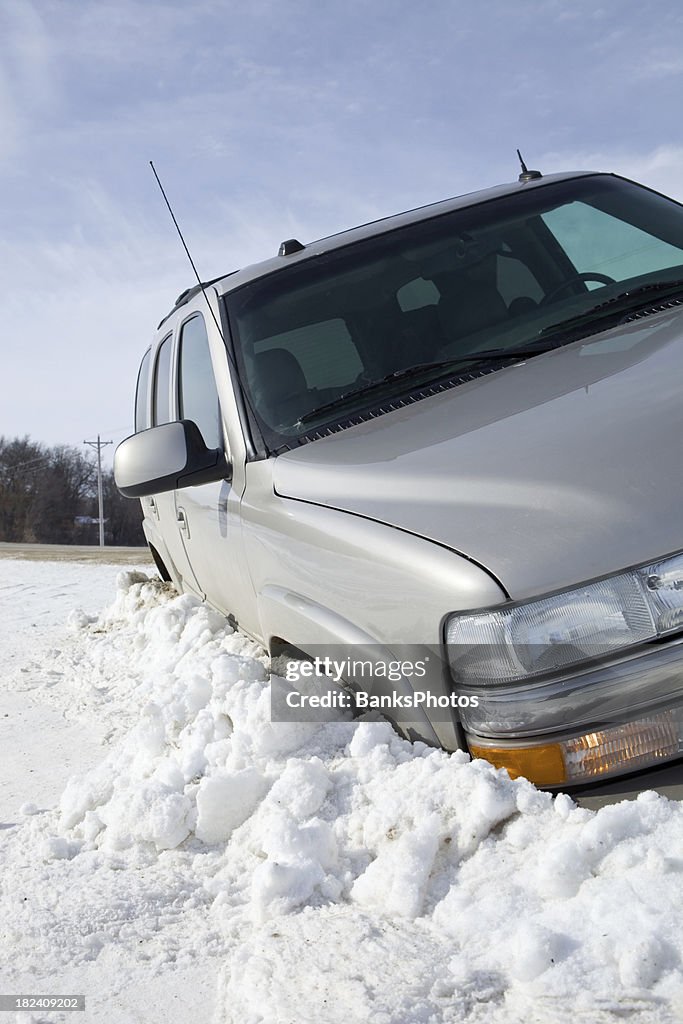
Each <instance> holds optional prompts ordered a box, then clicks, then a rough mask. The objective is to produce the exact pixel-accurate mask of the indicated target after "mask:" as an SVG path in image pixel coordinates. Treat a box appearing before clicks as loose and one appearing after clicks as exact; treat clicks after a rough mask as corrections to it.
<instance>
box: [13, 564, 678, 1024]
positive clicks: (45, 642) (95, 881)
mask: <svg viewBox="0 0 683 1024" xmlns="http://www.w3.org/2000/svg"><path fill="white" fill-rule="evenodd" d="M0 613H1V615H0V636H1V637H2V652H3V674H2V677H1V678H2V683H1V684H0V727H1V730H2V731H1V734H0V735H1V745H0V867H1V871H0V992H2V993H43V994H47V995H56V994H60V993H61V994H77V993H85V995H86V1011H85V1013H84V1014H81V1015H78V1016H77V1017H76V1018H72V1017H70V1016H68V1015H67V1014H61V1015H60V1014H59V1013H55V1012H52V1011H49V1012H48V1011H41V1012H33V1013H25V1014H23V1015H22V1014H18V1015H16V1020H17V1021H26V1022H29V1021H30V1022H31V1024H38V1022H40V1024H44V1022H50V1024H52V1022H57V1021H63V1020H74V1021H85V1022H89V1021H92V1022H98V1024H99V1022H107V1024H124V1022H125V1024H128V1022H133V1021H135V1022H140V1024H142V1022H144V1024H157V1022H158V1024H162V1022H163V1024H180V1022H183V1024H185V1022H189V1021H191V1022H193V1024H204V1022H206V1024H238V1022H239V1024H399V1022H401V1024H455V1022H468V1024H470V1022H471V1024H478V1022H494V1024H517V1022H520V1024H521V1022H525V1024H528V1022H536V1021H538V1022H544V1024H545V1022H548V1024H552V1022H556V1021H557V1022H560V1021H562V1022H564V1021H567V1022H569V1021H571V1022H578V1021H585V1022H589V1024H600V1022H603V1021H604V1022H607V1021H624V1020H627V1021H637V1022H650V1021H652V1022H655V1021H657V1022H663V1021H680V1020H683V966H682V964H681V953H682V951H683V810H682V809H681V805H679V804H677V803H673V802H669V801H667V800H666V799H664V798H663V797H659V796H657V795H656V794H653V793H644V794H642V796H641V797H640V798H639V799H638V800H637V801H634V802H631V803H622V804H619V805H615V806H610V807H605V808H603V809H602V810H600V811H599V812H597V813H595V812H592V811H589V810H586V809H582V808H578V807H576V806H575V805H574V804H573V803H572V801H571V800H570V799H569V798H568V797H567V796H564V795H562V796H559V797H557V798H556V799H554V800H553V799H552V798H551V797H550V796H549V795H548V794H544V793H540V792H538V791H537V790H536V789H535V788H534V787H533V786H531V785H530V784H529V783H527V782H525V781H522V780H520V781H517V782H511V781H510V780H509V779H508V778H507V776H506V775H505V774H504V773H501V772H496V771H495V770H493V769H492V768H491V767H490V766H489V765H487V764H485V763H484V762H481V761H478V762H474V763H470V762H469V759H468V758H467V757H466V756H465V755H462V754H456V755H453V756H447V755H446V754H444V753H443V752H441V751H435V750H431V749H429V748H427V747H424V746H421V745H416V746H411V745H410V744H408V743H406V742H404V741H402V740H400V739H399V738H398V737H396V736H395V735H394V734H393V733H392V731H391V729H390V728H389V727H388V726H387V725H386V724H384V723H383V722H377V721H374V722H373V721H365V722H359V723H351V722H342V723H336V724H323V725H316V724H295V723H287V724H271V722H270V719H269V708H270V700H269V682H268V674H267V661H266V659H265V656H264V655H263V652H262V651H261V650H260V649H259V648H258V647H256V646H255V645H254V644H253V643H251V642H250V641H249V640H247V639H245V638H244V637H242V636H241V635H240V634H238V633H235V632H233V631H232V630H231V628H230V627H229V626H227V625H226V623H225V621H224V620H223V619H222V618H221V617H220V616H218V615H217V614H215V613H214V612H212V611H211V610H209V609H208V608H206V607H204V606H202V605H201V604H200V603H199V602H198V601H196V600H195V599H194V598H191V597H187V596H184V597H178V596H177V595H175V594H174V593H173V591H172V590H171V589H170V588H168V587H167V586H165V585H164V584H162V583H161V582H159V581H157V580H155V579H151V578H147V576H146V575H144V574H141V573H139V572H136V571H125V572H121V570H120V568H119V567H114V566H93V565H76V564H65V563H36V562H19V561H11V560H8V561H2V562H0ZM12 1018H13V1015H12V1014H8V1015H7V1019H8V1020H11V1019H12ZM3 1019H4V1018H3Z"/></svg>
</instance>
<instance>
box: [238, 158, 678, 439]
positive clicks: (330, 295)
mask: <svg viewBox="0 0 683 1024" xmlns="http://www.w3.org/2000/svg"><path fill="white" fill-rule="evenodd" d="M377 230H378V234H376V235H374V236H372V237H369V238H365V239H363V240H362V241H358V242H354V243H352V244H349V245H348V246H344V247H342V248H337V249H335V250H334V251H332V252H330V253H326V254H323V255H319V256H315V255H314V256H312V257H311V258H310V259H306V260H303V261H301V262H299V263H297V264H296V265H294V266H290V267H286V268H284V269H283V270H279V271H276V272H274V273H272V274H270V275H268V276H265V277H263V278H261V279H259V280H257V281H255V282H252V283H250V284H248V285H244V286H242V287H241V288H239V289H237V290H235V291H233V292H230V293H229V294H228V295H227V296H226V297H225V301H226V305H227V311H228V318H229V322H230V328H231V334H232V338H233V341H234V345H235V355H236V359H237V362H238V365H239V369H240V375H241V378H242V381H243V383H244V387H245V390H246V392H247V397H248V404H249V407H250V408H251V410H252V412H253V414H254V415H255V417H256V419H257V420H258V426H259V428H260V430H261V432H262V434H263V436H264V438H265V441H266V444H267V445H268V447H269V448H271V449H277V448H281V447H282V446H290V445H293V444H294V445H295V444H297V443H301V442H303V441H305V440H310V439H312V438H315V437H319V436H321V435H324V434H325V433H327V432H329V431H330V430H334V429H339V427H340V426H348V425H351V424H352V423H357V422H360V421H362V420H363V419H364V418H366V417H367V416H368V415H377V414H381V413H383V412H388V411H390V410H391V409H394V408H396V407H397V405H400V404H403V403H404V402H407V401H415V400H417V399H419V398H423V397H427V396H428V395H430V394H434V393H435V390H436V389H437V388H438V390H443V389H444V388H446V387H449V386H455V385H456V384H457V383H459V382H462V380H463V379H468V377H471V375H472V374H479V373H484V372H489V371H491V370H493V369H498V368H501V367H504V366H506V365H510V363H511V362H514V361H515V359H521V358H528V357H530V356H532V355H534V354H536V353H540V352H543V351H545V350H547V349H548V348H549V347H556V346H557V345H559V344H563V343H566V342H568V341H573V340H575V339H576V338H577V337H581V336H582V335H588V334H592V333H595V331H596V330H605V329H607V328H608V327H609V326H612V325H614V323H618V322H619V319H620V318H621V317H623V315H624V314H625V313H628V312H629V311H632V310H633V309H635V308H645V307H647V306H648V305H653V304H654V303H655V302H657V296H658V294H660V289H658V288H657V287H651V286H655V285H657V286H659V285H661V284H662V283H666V282H670V283H671V287H670V288H669V289H664V290H663V291H661V294H666V295H667V296H668V295H669V294H670V293H671V294H675V292H676V288H677V287H680V288H681V289H683V284H681V279H683V207H682V206H680V205H679V204H677V203H675V202H673V201H672V200H669V199H666V198H664V197H663V196H659V195H657V194H656V193H653V192H650V191H649V190H648V189H645V188H642V187H641V186H638V185H635V184H633V183H631V182H627V181H625V180H623V179H620V178H615V177H612V176H610V175H592V176H587V177H582V178H575V179H570V180H568V181H562V182H554V183H548V184H547V185H542V186H540V187H536V188H533V189H529V190H528V191H526V192H521V193H520V192H515V193H514V194H512V195H509V196H504V197H502V198H498V199H491V200H488V201H484V202H480V203H478V204H475V205H472V206H468V207H465V208H463V209H458V210H454V211H451V212H449V213H445V214H440V215H432V216H430V215H429V212H428V211H425V218H424V219H422V220H419V221H417V222H415V223H412V224H409V225H407V226H404V227H400V228H396V229H394V230H388V229H387V228H384V230H383V228H382V225H381V224H379V225H378V227H377ZM380 232H381V233H380ZM606 310H607V311H609V315H606Z"/></svg>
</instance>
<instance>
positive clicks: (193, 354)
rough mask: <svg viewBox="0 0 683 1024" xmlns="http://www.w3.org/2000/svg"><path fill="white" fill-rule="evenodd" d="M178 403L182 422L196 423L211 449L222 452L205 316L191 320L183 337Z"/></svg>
mask: <svg viewBox="0 0 683 1024" xmlns="http://www.w3.org/2000/svg"><path fill="white" fill-rule="evenodd" d="M178 403H179V410H180V418H181V419H183V420H194V422H195V423H196V424H197V426H198V427H199V429H200V431H201V434H202V437H203V438H204V443H205V444H206V446H207V448H222V447H223V436H222V431H221V425H220V413H219V407H218V392H217V390H216V383H215V380H214V376H213V367H212V365H211V353H210V352H209V339H208V337H207V335H206V327H205V326H204V321H203V319H202V318H201V316H195V317H193V318H192V319H191V320H188V321H187V323H186V324H185V325H184V326H183V330H182V334H181V335H180V356H179V360H178Z"/></svg>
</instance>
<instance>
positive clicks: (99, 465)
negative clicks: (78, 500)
mask: <svg viewBox="0 0 683 1024" xmlns="http://www.w3.org/2000/svg"><path fill="white" fill-rule="evenodd" d="M113 443H114V442H113V441H100V435H99V434H98V435H97V440H96V441H84V442H83V444H87V445H90V447H91V448H97V502H98V506H99V517H100V518H99V523H100V547H101V548H103V547H104V501H103V499H102V449H103V448H105V447H106V446H107V445H108V444H113Z"/></svg>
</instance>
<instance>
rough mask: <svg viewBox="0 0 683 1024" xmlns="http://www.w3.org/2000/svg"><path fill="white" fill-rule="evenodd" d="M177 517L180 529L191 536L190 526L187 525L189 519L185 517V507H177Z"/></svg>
mask: <svg viewBox="0 0 683 1024" xmlns="http://www.w3.org/2000/svg"><path fill="white" fill-rule="evenodd" d="M175 517H176V522H177V523H178V526H179V527H180V529H181V530H182V531H183V532H184V533H186V534H187V535H188V537H189V535H190V531H189V528H188V525H187V519H186V517H185V509H184V508H177V509H176V513H175Z"/></svg>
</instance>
